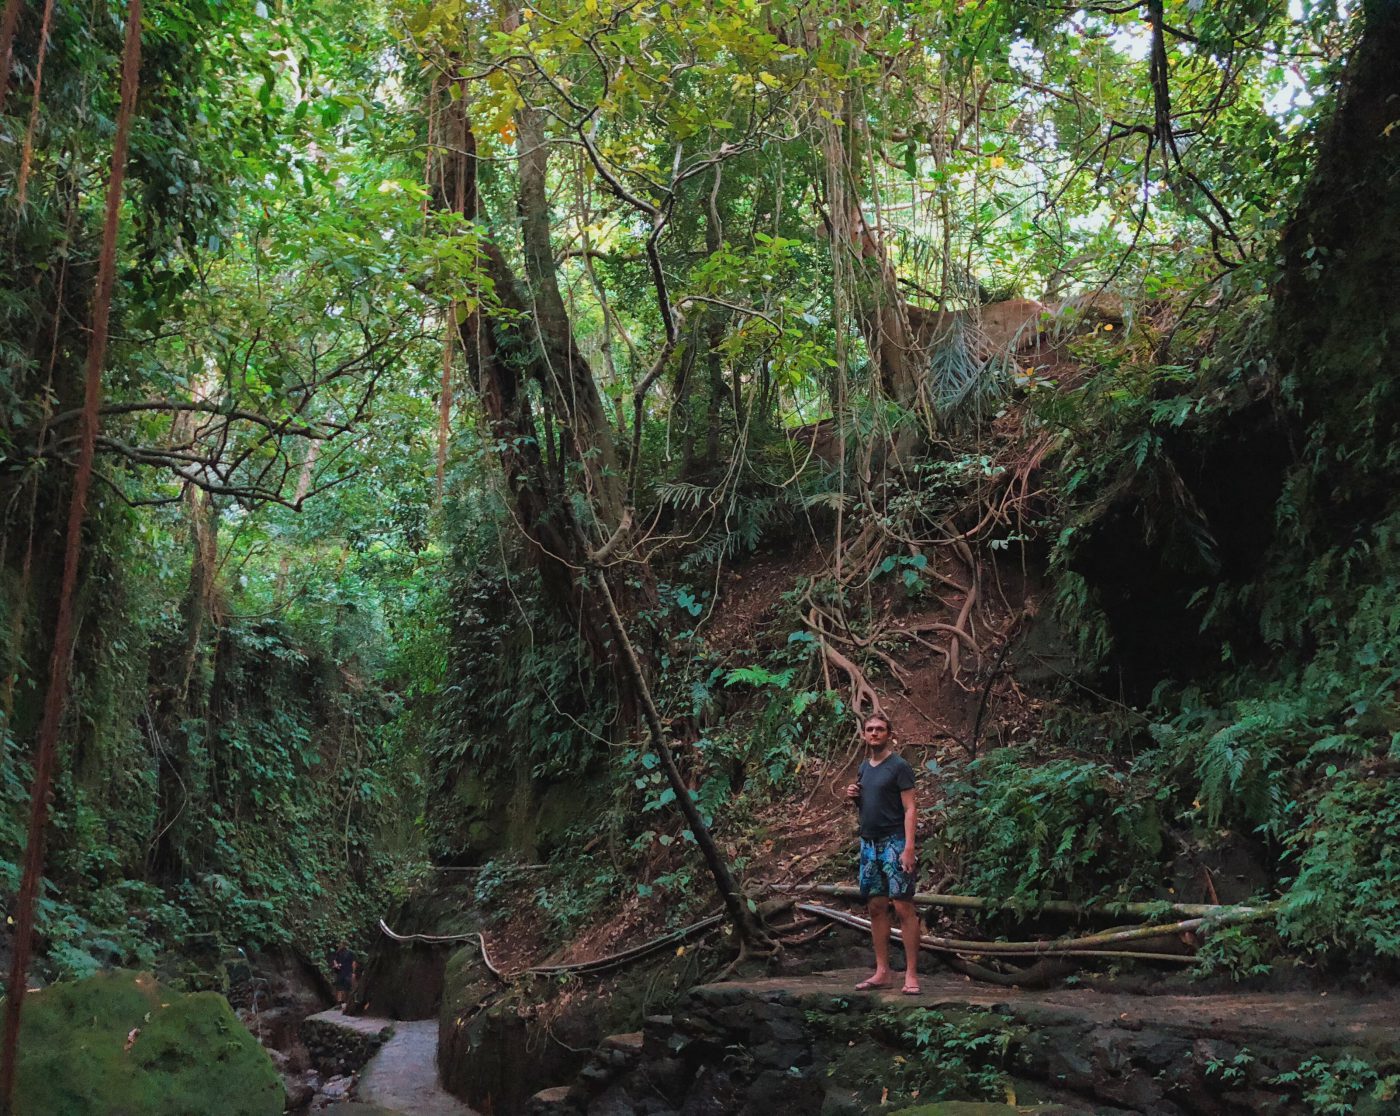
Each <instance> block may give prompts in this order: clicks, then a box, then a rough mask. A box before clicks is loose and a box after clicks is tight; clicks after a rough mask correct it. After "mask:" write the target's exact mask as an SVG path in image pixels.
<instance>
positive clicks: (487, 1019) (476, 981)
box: [438, 945, 711, 1116]
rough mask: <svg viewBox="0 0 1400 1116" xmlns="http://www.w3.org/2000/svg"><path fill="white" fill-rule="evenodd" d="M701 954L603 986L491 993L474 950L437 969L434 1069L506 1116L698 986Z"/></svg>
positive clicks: (457, 1089) (538, 985)
mask: <svg viewBox="0 0 1400 1116" xmlns="http://www.w3.org/2000/svg"><path fill="white" fill-rule="evenodd" d="M703 957H704V955H703V954H702V952H701V951H686V952H685V953H683V954H681V955H667V956H663V957H660V958H657V959H656V960H654V961H651V962H650V963H647V964H640V965H637V966H634V967H632V968H630V969H624V970H619V971H617V972H615V973H609V974H607V975H606V976H603V977H583V978H578V979H573V980H564V981H560V980H549V979H545V978H541V977H537V978H535V979H533V980H529V981H526V982H524V983H522V984H520V985H518V986H516V987H515V988H514V989H512V990H511V991H510V992H507V993H505V994H504V995H502V994H501V991H500V990H501V985H500V983H499V982H498V981H497V980H496V979H495V978H494V977H492V976H491V975H490V973H488V972H487V971H486V968H485V966H484V965H483V964H482V963H481V953H480V951H479V950H478V949H477V947H476V946H474V945H473V946H470V947H467V948H465V949H461V950H459V951H457V952H456V953H455V954H453V955H452V957H451V958H450V959H449V960H448V962H447V969H446V979H445V982H444V988H443V999H442V1009H441V1013H440V1015H439V1020H438V1068H439V1071H440V1073H441V1076H442V1084H443V1087H444V1088H445V1089H447V1090H448V1092H450V1093H452V1094H453V1095H455V1096H457V1097H460V1098H461V1099H462V1100H464V1101H466V1102H467V1103H468V1104H470V1105H472V1107H474V1108H478V1109H481V1110H482V1111H485V1112H492V1113H495V1114H496V1116H513V1114H517V1113H521V1112H523V1111H525V1107H526V1104H527V1102H528V1100H529V1098H530V1096H531V1095H532V1094H534V1093H535V1092H537V1091H538V1090H540V1089H542V1088H546V1087H548V1086H554V1085H567V1084H568V1083H569V1082H571V1081H573V1080H574V1078H575V1076H576V1075H577V1074H578V1073H579V1071H580V1070H581V1069H582V1068H583V1067H584V1066H585V1065H586V1064H587V1063H588V1060H589V1058H590V1056H591V1055H592V1052H593V1049H594V1047H596V1046H597V1045H598V1044H599V1043H600V1042H601V1041H602V1040H603V1039H604V1038H606V1037H607V1036H608V1035H611V1034H615V1033H617V1032H622V1031H634V1030H636V1029H637V1028H639V1027H640V1026H641V1025H642V1021H643V1019H644V1018H645V1017H646V1016H647V1015H649V1014H651V1013H653V1012H656V1011H664V1010H666V1009H667V1008H668V1007H669V1006H670V1005H671V1004H672V1003H674V1002H675V1000H676V999H677V998H679V997H680V996H681V995H683V994H684V992H685V991H686V989H688V988H690V987H691V986H692V985H693V984H695V983H696V982H697V981H699V980H701V979H702V973H703V972H704V966H705V965H706V964H710V963H711V962H710V961H706V960H704V959H703Z"/></svg>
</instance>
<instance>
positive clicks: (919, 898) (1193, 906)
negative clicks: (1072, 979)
mask: <svg viewBox="0 0 1400 1116" xmlns="http://www.w3.org/2000/svg"><path fill="white" fill-rule="evenodd" d="M778 890H789V891H798V892H805V893H808V894H812V895H828V896H830V897H831V898H833V899H859V898H861V893H860V888H857V887H850V886H847V885H845V884H803V885H799V886H797V887H791V888H785V889H784V888H779V889H778ZM914 902H915V904H917V905H918V906H921V907H952V908H957V909H962V910H970V911H992V912H1003V911H1007V912H1010V913H1012V914H1018V915H1019V914H1025V913H1034V914H1041V913H1044V914H1065V915H1081V914H1103V915H1113V916H1115V917H1117V916H1123V915H1130V916H1132V917H1133V918H1158V917H1160V916H1162V915H1176V916H1177V917H1179V918H1206V919H1214V918H1218V917H1219V916H1221V915H1223V914H1225V913H1227V912H1228V913H1231V914H1236V915H1240V916H1242V917H1245V916H1247V917H1250V918H1253V917H1255V916H1258V915H1264V914H1267V913H1268V912H1269V910H1270V908H1269V907H1248V906H1240V905H1229V904H1219V903H1113V902H1108V903H1071V902H1069V901H1067V900H1064V899H1048V900H1046V901H1045V902H1044V903H1041V904H1040V905H1039V906H1037V907H1036V908H1035V910H1034V911H1033V912H1024V911H1020V910H1017V909H1016V908H1015V907H1011V906H1007V905H1005V904H998V903H997V902H996V901H994V900H991V899H983V898H981V897H980V896H976V895H944V894H941V893H939V892H934V891H920V892H916V893H915V895H914Z"/></svg>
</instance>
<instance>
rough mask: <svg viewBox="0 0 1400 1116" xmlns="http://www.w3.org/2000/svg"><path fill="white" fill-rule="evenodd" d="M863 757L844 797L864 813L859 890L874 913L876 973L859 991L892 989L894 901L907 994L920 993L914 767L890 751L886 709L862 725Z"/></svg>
mask: <svg viewBox="0 0 1400 1116" xmlns="http://www.w3.org/2000/svg"><path fill="white" fill-rule="evenodd" d="M861 732H862V735H863V736H864V738H865V748H866V752H865V759H864V760H863V761H862V762H861V765H860V773H859V774H858V775H857V776H856V782H854V783H851V784H850V785H849V786H847V787H846V797H847V798H849V799H850V800H851V803H852V804H853V805H854V806H855V807H856V808H857V809H858V810H859V811H860V869H859V874H860V894H861V898H863V899H864V900H865V903H866V910H867V911H868V913H869V915H870V936H871V938H872V939H873V944H874V946H875V972H874V973H873V974H872V975H871V976H869V977H867V978H866V979H865V980H863V981H861V982H860V983H859V984H857V985H856V987H857V988H858V989H862V990H863V989H867V988H892V987H893V986H894V974H893V973H892V972H891V970H890V904H894V911H895V914H897V915H898V916H899V928H900V931H901V932H902V933H903V935H904V987H903V989H902V991H903V992H904V994H905V995H906V996H917V995H918V994H919V913H918V911H917V910H915V908H914V882H915V877H916V875H917V869H916V859H915V855H914V822H915V810H914V769H913V768H912V767H910V766H909V764H908V763H907V762H905V760H904V758H903V757H902V756H897V755H895V754H894V752H893V751H891V748H890V745H891V743H892V742H893V735H892V734H893V729H892V726H891V725H890V719H889V718H888V717H886V716H885V715H884V714H883V713H872V714H871V715H870V716H868V717H866V718H865V721H864V725H863V727H862V730H861Z"/></svg>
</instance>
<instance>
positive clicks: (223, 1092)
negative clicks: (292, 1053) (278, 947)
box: [15, 972, 284, 1116]
mask: <svg viewBox="0 0 1400 1116" xmlns="http://www.w3.org/2000/svg"><path fill="white" fill-rule="evenodd" d="M283 1102H284V1094H283V1090H282V1082H281V1079H280V1078H279V1077H278V1076H277V1071H276V1069H275V1068H274V1067H273V1064H272V1061H271V1059H270V1058H269V1057H268V1056H267V1053H266V1052H265V1051H264V1050H263V1049H262V1048H261V1047H260V1046H259V1045H258V1044H257V1042H256V1041H255V1040H254V1039H253V1036H252V1035H250V1034H249V1033H248V1032H247V1030H246V1029H244V1027H243V1026H242V1024H240V1023H239V1022H238V1020H237V1019H236V1018H235V1017H234V1014H233V1012H232V1010H230V1008H229V1006H228V1002H227V1001H226V1000H225V999H224V998H223V997H222V996H220V995H218V994H217V993H214V992H196V993H193V994H185V993H179V992H171V991H170V990H168V989H165V988H163V987H161V985H160V984H158V983H157V982H156V980H155V978H153V977H151V976H149V975H146V974H137V973H128V972H111V973H103V974H100V975H98V976H95V977H91V978H89V979H87V980H82V981H77V982H75V983H72V984H57V985H54V986H53V987H52V988H46V989H44V990H43V991H41V992H33V993H30V995H29V997H28V999H27V1000H26V1001H25V1005H24V1024H23V1028H22V1030H21V1032H20V1048H19V1073H18V1081H17V1088H16V1100H15V1113H16V1116H55V1114H57V1113H63V1114H64V1116H193V1114H196V1113H199V1114H205V1113H211V1114H212V1113H216V1112H217V1113H220V1114H221V1116H278V1114H279V1113H281V1111H282V1107H283Z"/></svg>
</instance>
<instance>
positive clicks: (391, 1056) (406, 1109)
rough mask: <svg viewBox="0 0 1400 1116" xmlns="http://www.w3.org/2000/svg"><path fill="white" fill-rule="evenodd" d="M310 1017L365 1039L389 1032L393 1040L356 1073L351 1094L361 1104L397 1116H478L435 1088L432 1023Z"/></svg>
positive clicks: (329, 1014)
mask: <svg viewBox="0 0 1400 1116" xmlns="http://www.w3.org/2000/svg"><path fill="white" fill-rule="evenodd" d="M312 1018H315V1019H323V1020H325V1021H326V1022H328V1023H332V1024H334V1025H335V1026H337V1027H344V1028H346V1029H347V1030H351V1031H358V1032H360V1033H361V1034H366V1035H376V1034H378V1033H379V1032H380V1031H381V1030H383V1029H384V1028H385V1027H392V1028H393V1029H394V1034H393V1037H392V1038H391V1039H389V1041H388V1042H386V1043H385V1044H384V1045H383V1046H382V1047H381V1048H380V1049H379V1052H378V1053H377V1054H375V1056H374V1057H373V1058H371V1059H370V1062H369V1064H368V1065H367V1066H365V1068H364V1069H363V1070H361V1071H360V1083H359V1088H358V1089H357V1090H356V1093H357V1095H358V1100H359V1101H360V1102H362V1103H363V1104H369V1105H377V1106H378V1107H379V1108H381V1109H384V1110H386V1111H388V1112H393V1113H395V1114H397V1116H479V1114H478V1113H477V1112H476V1111H475V1110H474V1109H471V1108H468V1107H467V1106H466V1105H465V1104H463V1103H462V1102H461V1101H459V1100H458V1099H457V1098H456V1097H454V1096H453V1095H452V1094H451V1093H449V1092H447V1091H446V1090H445V1089H443V1088H442V1086H441V1085H439V1084H438V1072H437V1043H438V1025H437V1020H436V1019H411V1020H399V1019H381V1018H377V1017H375V1016H372V1015H343V1014H342V1013H341V1012H340V1011H339V1009H333V1010H331V1011H325V1012H322V1013H321V1014H320V1015H318V1016H313V1017H312ZM330 1111H331V1112H332V1113H333V1112H335V1111H336V1109H334V1108H332V1109H330Z"/></svg>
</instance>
